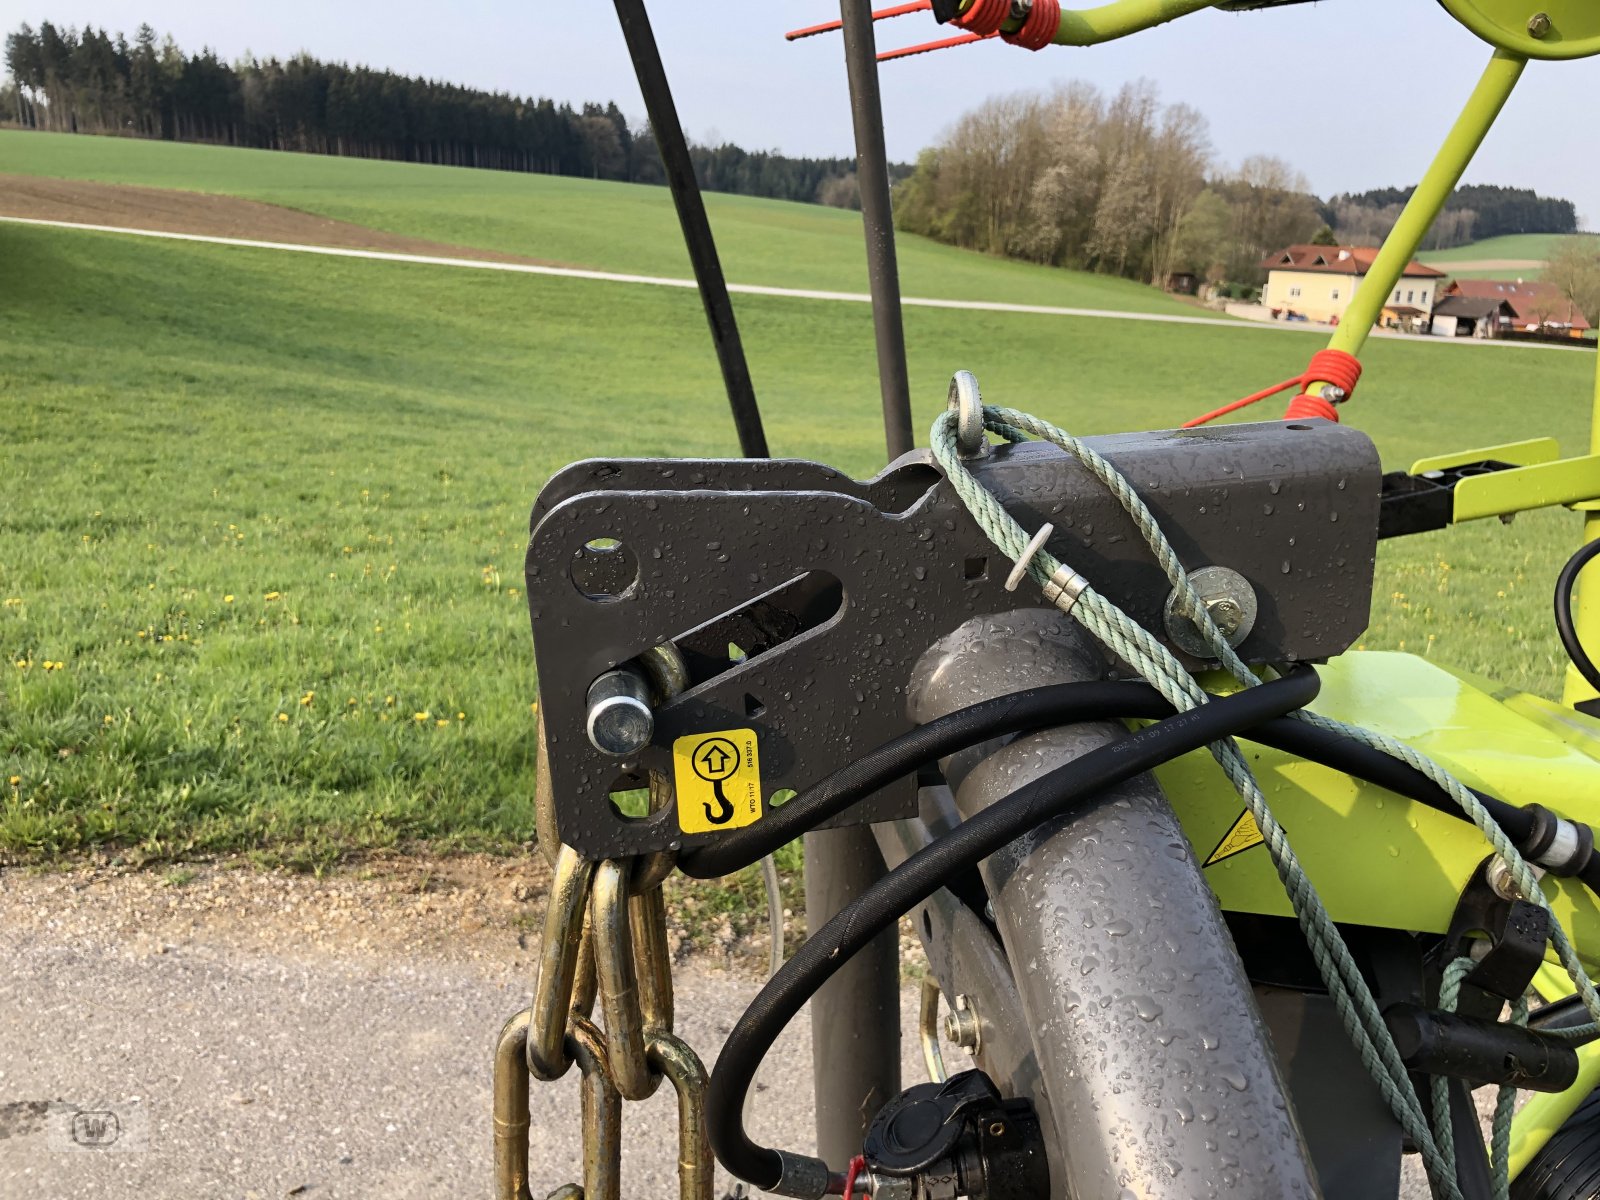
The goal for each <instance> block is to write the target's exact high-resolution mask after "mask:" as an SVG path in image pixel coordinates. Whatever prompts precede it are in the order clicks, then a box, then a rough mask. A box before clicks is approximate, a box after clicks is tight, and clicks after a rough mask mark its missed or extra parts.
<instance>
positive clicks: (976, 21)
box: [950, 0, 1011, 37]
mask: <svg viewBox="0 0 1600 1200" xmlns="http://www.w3.org/2000/svg"><path fill="white" fill-rule="evenodd" d="M1010 16H1011V0H972V7H971V8H969V9H967V11H966V12H964V13H961V14H960V15H959V16H957V17H956V18H955V19H954V20H952V21H951V22H950V24H952V25H954V26H955V27H956V28H957V29H965V30H966V31H967V32H968V33H978V34H982V35H983V36H984V37H991V36H993V35H994V34H997V33H999V32H1000V26H1001V25H1003V24H1005V22H1006V19H1007V18H1008V17H1010Z"/></svg>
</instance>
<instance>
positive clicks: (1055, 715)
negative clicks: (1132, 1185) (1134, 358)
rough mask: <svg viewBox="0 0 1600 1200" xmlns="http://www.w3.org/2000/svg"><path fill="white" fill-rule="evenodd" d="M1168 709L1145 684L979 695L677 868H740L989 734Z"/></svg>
mask: <svg viewBox="0 0 1600 1200" xmlns="http://www.w3.org/2000/svg"><path fill="white" fill-rule="evenodd" d="M1171 713H1172V705H1170V704H1168V703H1167V702H1166V701H1165V700H1163V699H1162V698H1161V693H1159V692H1157V691H1156V690H1155V688H1153V687H1151V686H1150V685H1149V684H1148V683H1101V682H1084V683H1059V684H1054V685H1052V686H1050V687H1037V688H1029V689H1027V690H1026V691H1021V692H1013V693H1012V694H1011V695H1009V696H1000V697H997V698H996V699H993V700H985V701H983V702H982V703H979V704H974V705H972V706H971V707H969V708H963V709H961V710H960V711H958V712H953V713H950V714H948V715H946V716H943V717H939V718H937V719H935V720H932V721H929V722H928V723H927V724H926V725H919V726H918V727H917V728H915V729H913V730H912V731H911V732H910V733H905V734H902V735H901V736H899V737H897V738H895V739H893V740H892V741H888V742H885V743H884V744H883V745H882V746H880V747H878V748H877V749H876V750H873V751H871V752H870V753H867V754H864V755H862V756H861V757H860V758H858V759H857V760H856V761H854V762H852V763H849V764H847V765H846V766H843V767H840V768H839V769H838V770H837V771H835V772H833V774H831V775H829V776H827V777H826V778H824V779H822V780H820V781H819V782H817V783H815V784H813V785H812V786H811V787H808V788H807V789H806V790H805V791H803V792H801V793H800V794H799V795H798V796H795V797H793V798H792V799H791V800H789V801H788V802H787V803H786V804H784V805H783V807H781V808H778V809H776V810H774V811H773V812H772V813H771V814H770V815H769V816H767V817H765V818H763V819H762V820H760V821H757V822H756V823H755V824H754V825H746V826H745V827H744V828H743V829H736V830H733V831H731V832H729V833H728V834H726V835H724V836H723V837H720V838H718V839H717V840H716V841H715V842H710V843H707V844H705V845H700V846H689V847H687V848H685V849H684V850H683V851H682V853H681V854H680V855H679V856H678V869H679V870H681V871H682V872H683V873H684V874H685V875H688V876H691V877H692V878H695V879H715V878H718V877H719V876H722V875H728V874H731V873H732V872H734V871H738V870H742V869H743V868H745V867H747V866H749V865H750V864H751V863H754V862H759V861H760V860H761V859H762V857H763V856H765V855H768V854H771V853H772V852H773V851H774V850H777V849H778V848H779V847H780V846H783V845H786V844H787V843H789V842H791V841H793V840H794V839H795V838H797V837H799V836H800V835H801V834H803V833H807V832H809V831H811V830H813V829H815V828H816V827H817V826H818V825H820V824H822V822H824V821H826V820H828V819H829V818H830V817H835V816H837V815H838V814H839V813H841V812H843V811H844V810H845V809H847V808H849V807H850V806H851V805H852V804H855V803H857V802H858V801H860V800H862V799H864V798H866V797H867V796H870V795H872V793H873V792H876V791H878V790H879V789H880V788H883V787H886V786H887V785H889V784H891V783H893V782H894V781H895V780H897V779H901V778H903V777H905V776H907V775H909V774H911V773H912V772H913V771H916V770H918V769H920V768H921V767H923V766H924V765H926V764H927V763H930V762H936V761H938V760H939V759H941V758H944V757H945V756H946V755H949V754H955V753H957V752H958V751H961V750H966V749H970V748H971V747H973V746H978V745H981V744H983V743H984V742H986V741H988V740H989V739H990V738H997V737H1005V736H1007V735H1009V734H1016V733H1026V732H1029V731H1031V730H1036V729H1046V728H1049V727H1050V726H1052V725H1071V724H1075V723H1077V722H1079V721H1094V720H1105V719H1116V718H1130V717H1145V718H1155V717H1165V716H1170V715H1171Z"/></svg>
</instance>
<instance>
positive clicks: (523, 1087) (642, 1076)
mask: <svg viewBox="0 0 1600 1200" xmlns="http://www.w3.org/2000/svg"><path fill="white" fill-rule="evenodd" d="M653 790H654V789H653ZM653 802H654V797H653ZM670 869H671V864H670V863H668V864H667V866H666V869H665V870H663V868H662V864H661V862H660V860H659V856H645V857H643V858H639V859H615V860H610V861H607V862H603V863H599V864H595V863H590V862H587V861H585V860H584V859H582V858H580V857H579V855H578V853H577V851H575V850H573V849H572V848H571V847H569V846H562V847H561V848H560V850H559V851H558V852H557V853H556V855H555V863H554V876H553V878H552V880H551V884H550V898H549V903H548V906H547V908H546V912H545V926H544V940H543V943H542V945H541V947H540V956H539V978H538V981H537V983H536V985H535V988H534V998H533V1004H532V1006H531V1007H529V1008H528V1009H525V1010H523V1011H522V1012H520V1013H518V1014H517V1015H516V1016H514V1017H512V1018H511V1020H510V1021H508V1022H507V1023H506V1025H505V1028H504V1029H502V1031H501V1033H500V1040H499V1043H498V1045H497V1048H496V1052H495V1066H494V1140H495V1195H496V1197H497V1198H498V1200H532V1192H531V1189H530V1186H529V1181H528V1159H529V1148H528V1136H529V1131H530V1125H531V1121H530V1109H529V1083H528V1081H529V1078H530V1077H532V1078H534V1079H539V1080H542V1081H545V1082H551V1081H554V1080H556V1079H559V1078H561V1077H562V1076H563V1075H565V1074H566V1073H567V1071H568V1070H570V1069H571V1067H572V1065H573V1063H574V1062H576V1063H577V1064H578V1068H579V1071H580V1073H581V1074H582V1076H583V1083H582V1104H583V1123H582V1127H583V1184H582V1186H579V1185H577V1184H565V1185H563V1186H562V1187H559V1188H557V1189H556V1190H555V1191H554V1192H551V1193H550V1194H549V1200H621V1165H622V1133H621V1128H622V1102H623V1100H624V1099H627V1100H643V1099H645V1098H647V1097H649V1096H650V1095H651V1094H653V1093H654V1092H655V1091H656V1089H657V1088H658V1087H659V1085H660V1082H661V1080H662V1079H663V1078H665V1079H667V1081H668V1082H669V1083H671V1085H672V1087H673V1090H674V1091H675V1092H676V1093H677V1099H678V1194H679V1197H680V1200H712V1191H713V1187H714V1164H713V1160H712V1157H711V1142H710V1137H709V1134H708V1132H707V1128H706V1113H705V1105H706V1088H707V1076H706V1070H705V1066H704V1065H703V1064H702V1063H701V1061H700V1058H699V1056H698V1055H696V1054H695V1052H694V1050H693V1049H692V1048H690V1046H689V1045H688V1044H687V1043H686V1042H684V1041H683V1039H681V1038H679V1037H678V1036H677V1035H676V1034H674V1033H673V994H672V961H671V955H670V951H669V949H668V944H667V921H666V901H665V898H664V897H663V895H662V891H661V882H662V880H663V879H664V878H665V875H666V873H667V872H669V871H670ZM597 996H598V1000H599V1005H600V1012H601V1015H602V1019H603V1021H604V1024H605V1031H604V1032H601V1030H600V1029H599V1028H597V1027H596V1026H595V1025H594V1024H593V1023H592V1022H591V1021H590V1020H589V1013H590V1011H591V1010H592V1009H593V1007H594V1004H595V1000H596V998H597Z"/></svg>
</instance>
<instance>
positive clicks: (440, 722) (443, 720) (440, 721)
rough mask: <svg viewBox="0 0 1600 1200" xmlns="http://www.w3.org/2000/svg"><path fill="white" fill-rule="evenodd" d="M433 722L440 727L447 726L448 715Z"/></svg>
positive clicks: (448, 721)
mask: <svg viewBox="0 0 1600 1200" xmlns="http://www.w3.org/2000/svg"><path fill="white" fill-rule="evenodd" d="M434 724H435V725H437V726H438V727H439V728H440V729H444V728H445V727H447V726H448V725H449V724H450V718H449V717H440V718H439V719H438V720H437V721H435V722H434Z"/></svg>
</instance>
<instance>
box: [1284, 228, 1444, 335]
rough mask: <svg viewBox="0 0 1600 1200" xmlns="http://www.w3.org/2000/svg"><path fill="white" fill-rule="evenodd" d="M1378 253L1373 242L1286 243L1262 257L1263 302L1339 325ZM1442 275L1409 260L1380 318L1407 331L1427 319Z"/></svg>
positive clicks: (1293, 314) (1296, 315) (1289, 313)
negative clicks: (1363, 243) (1281, 248)
mask: <svg viewBox="0 0 1600 1200" xmlns="http://www.w3.org/2000/svg"><path fill="white" fill-rule="evenodd" d="M1377 256H1378V251H1377V248H1376V247H1374V246H1310V245H1304V246H1290V247H1289V248H1288V249H1286V250H1282V251H1279V252H1278V253H1277V254H1274V255H1272V256H1271V257H1269V258H1267V259H1265V260H1264V261H1263V262H1262V264H1261V265H1262V266H1263V267H1264V268H1266V271H1267V286H1266V287H1265V288H1264V289H1262V292H1261V303H1262V304H1264V305H1266V307H1267V308H1269V309H1271V310H1272V313H1273V315H1274V316H1275V317H1287V318H1302V319H1305V320H1309V321H1321V322H1322V323H1323V324H1326V325H1337V324H1338V323H1339V322H1340V321H1342V320H1344V314H1345V310H1346V309H1348V308H1349V307H1350V301H1351V300H1352V299H1353V298H1354V297H1355V294H1356V289H1357V288H1358V287H1360V286H1361V282H1362V280H1364V279H1365V278H1366V275H1367V272H1368V271H1370V270H1371V269H1372V261H1373V259H1375V258H1377ZM1444 277H1445V276H1444V272H1443V271H1436V270H1434V269H1433V268H1432V267H1425V266H1423V265H1422V264H1421V263H1419V262H1413V263H1412V264H1411V265H1410V266H1408V267H1406V271H1405V275H1404V277H1403V278H1402V279H1401V281H1400V286H1399V287H1397V288H1396V289H1395V292H1394V295H1393V296H1392V297H1390V299H1389V302H1388V304H1387V305H1386V306H1385V307H1384V310H1383V316H1382V317H1381V318H1380V322H1379V323H1380V324H1382V325H1385V326H1387V327H1388V328H1391V329H1401V330H1404V331H1406V332H1410V331H1411V330H1413V329H1415V328H1417V327H1420V326H1422V325H1424V324H1426V323H1427V320H1428V318H1429V317H1430V316H1431V315H1432V314H1433V305H1434V301H1435V300H1436V299H1437V297H1438V294H1439V288H1440V286H1441V281H1442V280H1443V279H1444Z"/></svg>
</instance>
